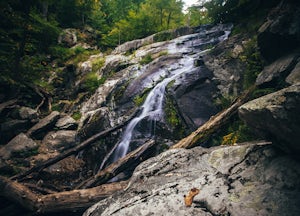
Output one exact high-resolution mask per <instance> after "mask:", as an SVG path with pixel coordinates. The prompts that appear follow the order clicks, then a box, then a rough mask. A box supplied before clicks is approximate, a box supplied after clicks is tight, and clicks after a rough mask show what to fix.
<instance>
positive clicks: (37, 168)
mask: <svg viewBox="0 0 300 216" xmlns="http://www.w3.org/2000/svg"><path fill="white" fill-rule="evenodd" d="M138 111H139V110H136V111H135V112H134V113H133V115H131V116H130V117H129V118H128V119H127V120H126V121H124V122H122V123H121V124H119V125H117V126H115V127H113V128H110V129H108V130H105V131H102V132H100V133H97V134H95V135H94V136H92V137H90V138H89V139H87V140H86V141H84V142H82V143H80V144H79V145H77V146H75V147H74V148H72V149H69V150H67V151H66V152H63V153H61V154H59V155H58V156H56V157H54V158H50V159H49V160H47V161H45V162H43V163H41V164H39V165H37V166H35V167H32V168H31V169H29V170H27V171H25V172H23V173H20V174H18V175H15V176H13V177H11V179H12V180H15V179H22V178H24V177H25V176H27V175H29V174H31V173H33V172H40V171H41V170H43V169H45V168H46V167H49V166H51V165H52V164H55V163H57V162H59V161H61V160H62V159H64V158H66V157H68V156H70V155H73V154H75V153H78V152H80V151H81V150H83V149H85V148H87V147H89V146H91V145H92V144H93V143H94V142H95V141H96V140H98V139H100V138H103V137H105V136H107V135H108V134H109V133H112V132H114V131H116V130H118V129H120V128H122V127H123V126H124V125H126V124H127V123H128V122H129V121H130V120H131V119H132V118H134V117H135V115H136V114H137V112H138Z"/></svg>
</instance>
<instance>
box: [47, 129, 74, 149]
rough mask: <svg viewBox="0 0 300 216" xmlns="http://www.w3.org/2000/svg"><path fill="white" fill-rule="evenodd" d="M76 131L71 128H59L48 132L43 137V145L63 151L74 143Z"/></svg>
mask: <svg viewBox="0 0 300 216" xmlns="http://www.w3.org/2000/svg"><path fill="white" fill-rule="evenodd" d="M76 133H77V132H76V131H73V130H59V131H56V132H54V131H52V132H49V133H48V134H47V135H46V136H45V137H44V139H43V142H42V143H43V145H46V147H47V148H48V149H55V150H58V151H63V150H65V149H68V148H71V147H73V146H75V144H76Z"/></svg>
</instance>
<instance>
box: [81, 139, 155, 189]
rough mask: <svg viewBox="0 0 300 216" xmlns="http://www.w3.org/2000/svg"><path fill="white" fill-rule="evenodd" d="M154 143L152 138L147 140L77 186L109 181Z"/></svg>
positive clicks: (84, 186) (88, 186)
mask: <svg viewBox="0 0 300 216" xmlns="http://www.w3.org/2000/svg"><path fill="white" fill-rule="evenodd" d="M154 144H155V141H154V140H150V141H148V142H146V143H145V144H144V145H142V146H140V147H139V148H137V149H136V150H134V151H132V152H130V153H128V154H127V155H126V156H125V157H123V158H121V159H119V160H118V161H116V162H114V163H112V164H111V165H109V166H108V167H107V168H105V169H104V170H101V171H100V172H99V173H98V174H96V175H95V176H93V177H91V178H89V179H87V180H85V181H83V182H82V183H81V184H80V185H78V186H77V188H90V187H94V186H96V185H100V184H103V183H105V182H107V181H108V180H110V179H112V178H113V177H115V176H116V175H118V174H119V173H120V172H122V171H123V170H125V169H126V168H128V167H129V166H130V165H131V164H132V163H134V162H135V161H136V160H137V159H138V158H139V157H141V156H142V155H143V154H144V153H145V152H146V151H147V150H148V149H150V148H151V147H153V146H154Z"/></svg>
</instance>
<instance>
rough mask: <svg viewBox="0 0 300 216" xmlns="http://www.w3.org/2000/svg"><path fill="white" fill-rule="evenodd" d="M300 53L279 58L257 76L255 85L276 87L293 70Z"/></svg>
mask: <svg viewBox="0 0 300 216" xmlns="http://www.w3.org/2000/svg"><path fill="white" fill-rule="evenodd" d="M299 55H300V52H296V53H292V54H289V55H287V56H284V57H281V58H279V59H278V60H276V61H274V62H273V63H272V64H270V65H268V66H266V67H265V68H264V70H263V71H262V72H261V73H260V74H259V75H258V76H257V79H256V83H255V84H256V85H265V86H266V85H267V86H278V83H279V82H280V80H285V78H286V77H287V75H288V74H289V73H290V72H291V71H292V70H293V69H294V67H295V65H296V63H297V59H298V57H299Z"/></svg>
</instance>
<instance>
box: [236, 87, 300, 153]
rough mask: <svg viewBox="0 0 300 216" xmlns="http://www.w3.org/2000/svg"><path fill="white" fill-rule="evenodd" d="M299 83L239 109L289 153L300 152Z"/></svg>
mask: <svg viewBox="0 0 300 216" xmlns="http://www.w3.org/2000/svg"><path fill="white" fill-rule="evenodd" d="M299 107H300V83H298V84H295V85H293V86H290V87H288V88H285V89H282V90H280V91H277V92H275V93H272V94H268V95H265V96H263V97H260V98H258V99H255V100H253V101H250V102H248V103H246V104H244V105H243V106H241V107H240V108H239V115H240V117H241V118H242V119H243V120H244V121H245V122H246V124H247V125H249V126H250V127H251V128H253V129H255V130H256V131H257V133H260V134H262V135H263V136H265V137H266V138H267V139H269V140H272V141H274V144H276V145H277V146H279V147H280V148H281V149H283V150H285V151H286V152H289V153H294V154H297V153H299V152H300V145H299V140H300V133H299V132H300V116H299Z"/></svg>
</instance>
